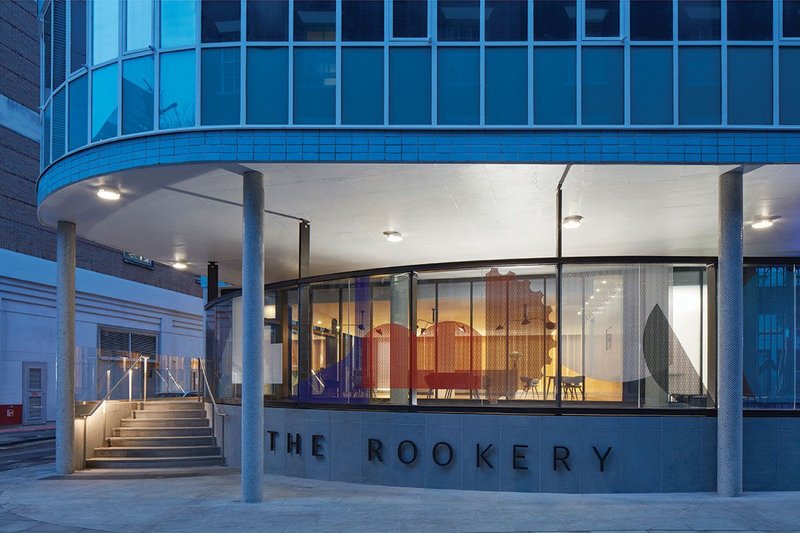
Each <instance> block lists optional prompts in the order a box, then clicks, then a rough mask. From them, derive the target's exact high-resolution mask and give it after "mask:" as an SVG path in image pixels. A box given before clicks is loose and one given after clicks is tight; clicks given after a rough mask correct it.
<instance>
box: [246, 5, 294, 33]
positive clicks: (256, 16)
mask: <svg viewBox="0 0 800 533" xmlns="http://www.w3.org/2000/svg"><path fill="white" fill-rule="evenodd" d="M247 40H248V41H288V40H289V1H288V0H247Z"/></svg>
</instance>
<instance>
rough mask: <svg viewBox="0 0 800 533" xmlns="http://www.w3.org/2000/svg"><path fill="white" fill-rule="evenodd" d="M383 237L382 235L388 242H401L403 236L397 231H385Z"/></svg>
mask: <svg viewBox="0 0 800 533" xmlns="http://www.w3.org/2000/svg"><path fill="white" fill-rule="evenodd" d="M383 235H384V237H386V240H387V241H389V242H400V241H402V240H403V234H402V233H400V232H399V231H390V230H387V231H384V232H383Z"/></svg>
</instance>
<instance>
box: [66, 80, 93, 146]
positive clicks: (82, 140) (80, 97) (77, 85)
mask: <svg viewBox="0 0 800 533" xmlns="http://www.w3.org/2000/svg"><path fill="white" fill-rule="evenodd" d="M88 77H89V76H88V75H83V76H81V77H80V78H77V79H75V80H73V81H71V82H70V84H69V136H68V143H69V144H68V146H69V150H70V151H72V150H76V149H78V148H80V147H81V146H84V145H86V143H87V142H89V138H88V133H89V119H88V117H89V102H88V85H87V82H86V80H87V79H88Z"/></svg>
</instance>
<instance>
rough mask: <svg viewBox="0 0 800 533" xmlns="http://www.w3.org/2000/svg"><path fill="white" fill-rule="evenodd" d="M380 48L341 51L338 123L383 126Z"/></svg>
mask: <svg viewBox="0 0 800 533" xmlns="http://www.w3.org/2000/svg"><path fill="white" fill-rule="evenodd" d="M383 87H384V85H383V48H377V47H365V46H359V47H344V48H342V123H343V124H383Z"/></svg>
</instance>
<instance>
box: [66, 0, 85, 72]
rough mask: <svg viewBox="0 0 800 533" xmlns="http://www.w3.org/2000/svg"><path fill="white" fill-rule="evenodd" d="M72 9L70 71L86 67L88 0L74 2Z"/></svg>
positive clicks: (71, 4)
mask: <svg viewBox="0 0 800 533" xmlns="http://www.w3.org/2000/svg"><path fill="white" fill-rule="evenodd" d="M69 8H70V15H69V17H70V20H69V24H70V33H69V37H70V45H69V46H70V48H69V49H70V71H71V72H75V71H76V70H78V69H79V68H81V67H82V66H84V65H86V0H73V1H72V2H70V3H69Z"/></svg>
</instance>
